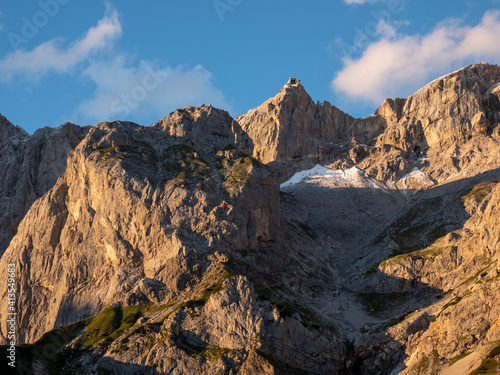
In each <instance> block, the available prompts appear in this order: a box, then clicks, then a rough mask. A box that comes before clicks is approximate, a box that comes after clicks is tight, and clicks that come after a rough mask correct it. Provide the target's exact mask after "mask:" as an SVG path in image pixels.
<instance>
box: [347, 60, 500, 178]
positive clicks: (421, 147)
mask: <svg viewBox="0 0 500 375" xmlns="http://www.w3.org/2000/svg"><path fill="white" fill-rule="evenodd" d="M499 83H500V68H499V67H498V66H497V65H490V64H475V65H471V66H467V67H465V68H463V69H460V70H458V71H456V72H454V73H451V74H449V75H447V76H444V77H442V78H439V79H437V80H435V81H433V82H431V83H429V84H428V85H427V86H425V87H423V88H422V89H420V90H419V91H417V92H416V93H415V94H413V95H412V96H410V97H408V98H406V99H393V100H392V99H388V100H386V101H385V102H384V104H383V105H382V106H381V107H380V108H379V109H378V110H377V111H376V112H375V114H374V115H372V116H369V117H368V118H365V119H359V120H357V121H356V123H355V124H354V126H353V127H351V129H350V131H349V133H346V134H345V135H344V138H347V139H348V140H349V139H351V138H353V140H354V142H355V144H356V145H358V144H363V145H364V146H363V147H362V148H361V149H360V148H359V146H356V147H357V149H355V150H356V152H355V157H353V156H351V157H350V158H351V160H353V161H354V162H355V163H356V164H358V166H359V167H360V168H362V169H364V170H366V172H367V173H368V174H369V175H371V176H373V177H374V178H377V179H381V180H390V181H394V182H396V181H397V180H399V179H401V178H402V177H404V176H405V175H407V174H408V173H409V172H411V171H412V169H413V168H415V167H417V168H418V169H421V170H422V171H423V172H424V173H425V174H426V175H427V176H428V177H429V178H430V179H431V180H433V181H434V182H435V183H436V182H438V183H439V182H443V181H445V180H447V179H450V178H461V177H470V176H473V175H475V174H477V173H479V172H480V171H482V170H486V168H485V166H484V165H482V163H483V162H484V160H483V159H484V158H483V157H482V156H480V157H477V158H476V156H475V155H477V153H476V152H475V151H476V150H477V147H478V144H479V143H480V144H481V145H484V148H485V149H484V150H481V152H480V153H479V154H481V155H484V154H490V153H494V152H495V151H494V150H496V149H497V143H498V139H499V138H498V134H497V133H498V129H499V128H498V126H497V125H498V120H499V113H500V106H499V102H498V93H499V91H498V84H499ZM491 156H492V155H491ZM486 159H487V160H488V162H490V163H491V162H492V161H493V160H494V159H495V158H493V157H488V158H486ZM497 166H498V165H497V164H496V163H494V162H493V164H491V165H490V166H489V167H490V169H492V168H496V167H497Z"/></svg>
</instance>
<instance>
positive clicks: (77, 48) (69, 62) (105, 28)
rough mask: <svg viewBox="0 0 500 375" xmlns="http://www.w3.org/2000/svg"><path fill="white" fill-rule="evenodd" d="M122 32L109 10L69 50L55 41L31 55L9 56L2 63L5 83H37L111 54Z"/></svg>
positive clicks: (31, 52) (0, 65)
mask: <svg viewBox="0 0 500 375" xmlns="http://www.w3.org/2000/svg"><path fill="white" fill-rule="evenodd" d="M121 32H122V29H121V25H120V22H119V19H118V13H117V12H116V11H115V10H113V9H110V8H108V11H107V14H106V16H105V17H104V18H103V19H101V20H100V21H99V22H98V24H97V26H95V27H92V28H90V29H89V30H88V31H87V33H86V35H85V36H84V37H83V38H82V39H80V40H77V41H75V42H73V43H71V44H70V46H69V47H68V48H66V49H65V48H63V47H61V44H62V42H63V39H62V38H56V39H52V40H50V41H48V42H46V43H43V44H41V45H39V46H37V47H35V48H34V49H33V50H31V51H25V50H19V51H16V52H12V53H9V54H8V55H6V56H5V57H4V58H3V59H1V60H0V70H1V71H2V76H1V78H0V79H1V80H3V81H10V80H12V79H14V78H15V77H18V76H23V77H28V78H30V79H33V80H38V79H40V78H41V77H42V76H43V75H45V74H47V73H49V72H51V71H55V72H59V73H65V72H68V71H69V70H70V69H71V68H73V67H74V66H75V65H77V64H79V63H81V62H82V61H85V60H86V59H88V58H89V57H91V56H93V55H94V54H95V53H97V52H98V51H103V50H107V49H109V48H110V47H111V43H112V42H113V41H114V40H115V39H117V38H119V37H120V35H121Z"/></svg>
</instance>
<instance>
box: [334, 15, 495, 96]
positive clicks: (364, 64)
mask: <svg viewBox="0 0 500 375" xmlns="http://www.w3.org/2000/svg"><path fill="white" fill-rule="evenodd" d="M379 26H380V27H379V32H380V33H381V35H382V36H381V39H380V40H378V41H376V42H374V43H372V44H370V45H369V46H368V47H367V48H366V49H365V50H364V52H363V54H362V56H361V57H360V58H358V59H352V58H346V59H344V68H343V69H342V71H340V72H339V73H337V75H336V77H335V79H334V80H333V81H332V83H331V87H332V89H333V90H334V91H336V92H339V93H343V94H346V95H347V96H349V97H351V98H353V99H362V100H365V101H368V102H371V103H373V104H381V102H382V100H383V99H385V98H387V97H393V96H398V95H399V96H401V94H402V93H403V92H402V91H405V92H406V93H407V92H410V91H409V90H416V89H417V88H419V87H420V86H421V85H422V84H424V83H426V82H428V81H429V80H430V79H431V78H433V77H434V76H436V75H438V74H443V73H447V72H449V71H451V70H453V69H454V68H457V67H460V66H462V65H464V64H466V63H470V62H479V61H481V60H485V61H487V60H496V59H499V58H500V11H496V10H495V11H488V12H486V13H485V15H484V17H483V19H482V21H481V22H480V23H479V24H478V25H477V26H474V27H471V26H465V25H462V24H461V23H460V22H459V21H457V20H448V21H446V22H443V23H441V24H439V25H437V26H436V28H435V29H434V30H432V31H431V32H430V33H428V34H427V35H423V36H421V35H413V36H408V35H401V34H398V33H397V32H396V30H394V29H391V27H390V26H389V25H379Z"/></svg>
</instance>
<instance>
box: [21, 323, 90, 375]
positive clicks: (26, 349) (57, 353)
mask: <svg viewBox="0 0 500 375" xmlns="http://www.w3.org/2000/svg"><path fill="white" fill-rule="evenodd" d="M91 320H92V318H88V319H84V320H80V321H78V322H75V323H72V324H68V325H65V326H63V327H59V328H56V329H53V330H51V331H48V332H46V333H44V334H43V335H42V337H40V338H39V339H38V340H37V341H36V342H34V343H33V344H22V345H18V346H16V353H17V355H16V361H17V364H16V367H17V368H18V370H20V371H24V370H23V369H30V370H31V365H32V363H33V361H34V360H35V359H36V360H38V361H40V362H41V363H42V364H43V365H44V366H45V367H46V368H47V370H48V371H49V373H50V374H59V373H61V371H62V369H63V367H64V365H65V364H66V361H67V359H68V353H69V352H67V351H64V350H63V348H64V347H65V346H66V345H68V344H69V343H70V342H71V341H72V340H73V339H75V338H76V337H77V336H78V335H79V334H80V333H81V332H82V330H83V329H84V328H85V327H86V326H87V325H88V324H89V323H90V321H91ZM26 373H31V371H28V372H26Z"/></svg>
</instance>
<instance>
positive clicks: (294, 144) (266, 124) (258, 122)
mask: <svg viewBox="0 0 500 375" xmlns="http://www.w3.org/2000/svg"><path fill="white" fill-rule="evenodd" d="M236 120H237V121H238V123H239V124H240V125H241V127H242V129H243V130H244V131H245V132H247V133H248V135H249V136H250V138H251V139H252V141H253V143H254V150H253V156H254V157H255V158H257V159H258V160H260V161H261V162H263V163H269V162H272V161H275V160H292V159H297V158H304V157H313V158H314V157H316V158H317V157H319V156H321V155H322V154H323V153H324V150H325V148H326V146H327V145H328V144H329V143H332V142H335V141H336V140H337V139H338V137H339V135H340V134H341V133H342V132H343V131H344V130H345V129H346V128H347V127H348V126H349V125H350V124H351V123H352V121H353V120H354V119H353V118H352V117H351V116H349V115H347V114H346V113H344V112H342V111H341V110H339V109H338V108H336V107H334V106H332V105H331V104H330V103H328V102H325V103H324V104H320V103H319V102H318V103H316V104H315V103H314V102H313V100H312V99H311V97H310V96H309V94H308V93H307V92H306V90H305V88H304V86H302V85H301V84H300V83H297V84H295V85H290V84H286V85H285V86H284V87H283V88H282V89H281V90H280V92H279V93H278V94H277V95H276V96H274V97H272V98H270V99H268V100H267V101H266V102H264V103H263V104H262V105H261V106H259V107H257V108H255V109H252V110H250V111H248V113H246V114H244V115H241V116H239V117H238V118H237V119H236Z"/></svg>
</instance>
